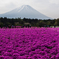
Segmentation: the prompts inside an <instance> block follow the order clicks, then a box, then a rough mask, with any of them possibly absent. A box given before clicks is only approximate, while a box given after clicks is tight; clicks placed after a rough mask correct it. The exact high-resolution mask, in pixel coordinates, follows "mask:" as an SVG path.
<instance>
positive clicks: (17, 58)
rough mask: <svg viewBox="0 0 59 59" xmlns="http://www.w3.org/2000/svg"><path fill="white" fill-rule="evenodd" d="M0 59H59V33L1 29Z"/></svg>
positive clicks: (26, 29)
mask: <svg viewBox="0 0 59 59" xmlns="http://www.w3.org/2000/svg"><path fill="white" fill-rule="evenodd" d="M53 29H54V28H53ZM57 30H58V29H57ZM0 59H59V32H57V31H53V30H51V29H50V28H13V29H12V28H11V29H9V28H7V29H4V28H2V29H1V28H0Z"/></svg>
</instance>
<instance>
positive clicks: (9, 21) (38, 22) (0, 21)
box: [0, 17, 59, 27]
mask: <svg viewBox="0 0 59 59" xmlns="http://www.w3.org/2000/svg"><path fill="white" fill-rule="evenodd" d="M17 22H18V24H17ZM24 23H30V24H31V26H34V27H43V26H44V25H45V26H47V25H49V26H54V25H56V26H59V18H58V19H44V20H42V19H30V18H29V19H28V18H23V19H21V18H7V17H4V18H3V17H0V27H4V26H8V25H14V26H23V24H24Z"/></svg>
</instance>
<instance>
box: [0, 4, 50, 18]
mask: <svg viewBox="0 0 59 59" xmlns="http://www.w3.org/2000/svg"><path fill="white" fill-rule="evenodd" d="M0 17H7V18H18V17H19V18H20V17H21V18H24V17H25V18H31V19H32V18H34V19H35V18H37V19H51V18H50V17H47V16H45V15H43V14H41V13H40V12H38V11H37V10H35V9H34V8H32V7H31V6H29V5H23V6H21V7H20V8H16V9H14V10H12V11H9V12H7V13H4V14H0Z"/></svg>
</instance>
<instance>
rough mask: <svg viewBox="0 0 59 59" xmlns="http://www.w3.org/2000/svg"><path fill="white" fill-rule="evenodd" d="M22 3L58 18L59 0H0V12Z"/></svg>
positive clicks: (19, 5)
mask: <svg viewBox="0 0 59 59" xmlns="http://www.w3.org/2000/svg"><path fill="white" fill-rule="evenodd" d="M22 5H30V6H32V7H33V8H34V9H36V10H37V11H39V12H41V13H42V14H44V15H46V16H49V17H51V18H59V0H0V14H2V13H6V12H8V11H10V10H13V9H15V8H17V7H21V6H22Z"/></svg>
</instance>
